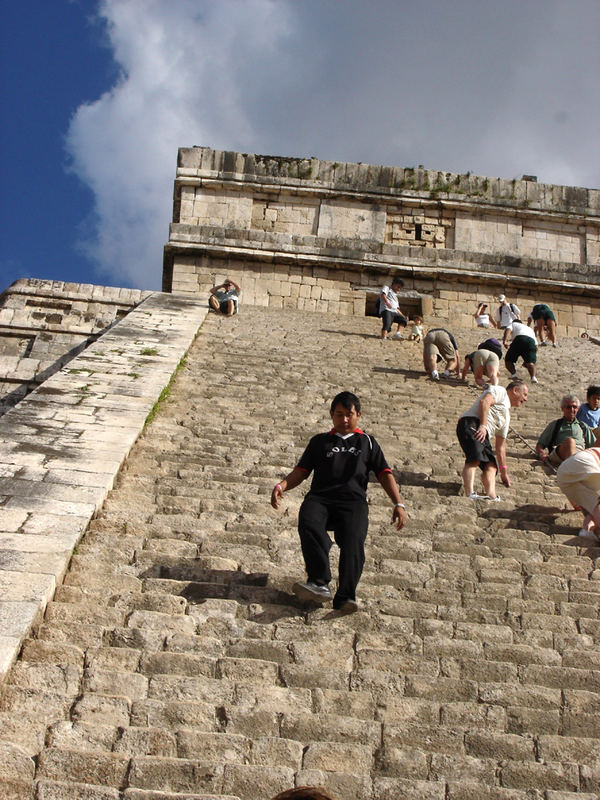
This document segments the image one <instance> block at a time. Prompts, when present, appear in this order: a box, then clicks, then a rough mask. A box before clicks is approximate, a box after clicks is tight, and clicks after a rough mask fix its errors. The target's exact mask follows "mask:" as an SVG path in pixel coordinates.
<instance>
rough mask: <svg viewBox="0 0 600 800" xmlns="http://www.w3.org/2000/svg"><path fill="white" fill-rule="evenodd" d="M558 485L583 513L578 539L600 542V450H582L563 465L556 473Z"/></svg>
mask: <svg viewBox="0 0 600 800" xmlns="http://www.w3.org/2000/svg"><path fill="white" fill-rule="evenodd" d="M556 482H557V483H558V485H559V486H560V489H561V491H562V492H563V494H565V495H566V496H567V498H568V499H569V500H570V501H571V503H572V504H573V505H574V506H576V507H578V508H580V509H581V510H582V512H583V525H582V527H581V530H580V531H579V533H578V535H579V536H586V537H587V536H596V538H597V539H598V540H600V448H598V447H589V448H588V449H587V450H580V451H579V452H577V453H575V454H574V455H572V456H571V457H570V458H567V459H566V461H563V463H562V464H561V465H560V466H559V468H558V470H557V472H556Z"/></svg>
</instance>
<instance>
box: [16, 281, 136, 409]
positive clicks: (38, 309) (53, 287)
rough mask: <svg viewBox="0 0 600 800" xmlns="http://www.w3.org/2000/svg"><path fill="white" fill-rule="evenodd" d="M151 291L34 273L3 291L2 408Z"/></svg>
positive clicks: (19, 397)
mask: <svg viewBox="0 0 600 800" xmlns="http://www.w3.org/2000/svg"><path fill="white" fill-rule="evenodd" d="M149 294H150V293H149V292H142V291H140V290H138V289H123V288H118V287H112V286H94V285H92V284H77V283H65V282H63V281H43V280H36V279H33V278H30V279H27V280H19V281H16V282H15V283H13V284H12V286H10V287H9V288H8V289H7V290H6V291H5V292H3V293H2V295H0V413H3V412H4V411H6V409H7V408H9V407H10V406H12V405H14V404H15V403H16V402H18V401H19V400H20V399H22V398H23V397H24V396H25V395H26V394H28V392H30V391H31V390H32V389H34V388H35V387H36V386H38V385H39V384H40V383H41V382H42V381H44V380H45V379H46V378H48V377H49V376H50V375H52V374H54V373H55V372H57V371H58V370H59V369H61V367H62V366H64V365H65V364H66V363H68V362H69V361H70V360H71V359H72V358H74V357H75V356H76V355H77V354H78V353H80V352H81V351H82V350H83V349H85V348H86V347H87V346H88V345H89V344H91V343H92V342H94V341H95V340H96V339H97V338H98V336H99V335H100V334H101V333H102V332H103V331H105V330H106V329H107V328H108V327H110V326H111V325H112V324H113V323H114V322H115V321H118V320H119V319H122V318H123V317H124V316H125V315H126V314H127V313H129V311H130V310H131V309H132V308H133V307H134V306H135V305H136V304H137V303H139V302H140V301H141V300H142V299H143V298H144V297H146V296H148V295H149Z"/></svg>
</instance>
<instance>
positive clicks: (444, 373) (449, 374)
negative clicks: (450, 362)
mask: <svg viewBox="0 0 600 800" xmlns="http://www.w3.org/2000/svg"><path fill="white" fill-rule="evenodd" d="M451 375H452V373H451V372H450V370H449V369H445V370H444V371H443V372H442V378H449V377H450V376H451Z"/></svg>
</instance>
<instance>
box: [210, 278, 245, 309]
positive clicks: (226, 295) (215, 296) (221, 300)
mask: <svg viewBox="0 0 600 800" xmlns="http://www.w3.org/2000/svg"><path fill="white" fill-rule="evenodd" d="M241 291H242V290H241V289H240V287H239V286H238V285H237V283H234V281H232V280H231V279H230V278H225V280H224V282H223V283H220V284H219V285H218V286H213V287H212V289H211V290H210V297H209V298H208V304H209V306H210V307H211V308H212V310H213V311H216V312H217V313H219V314H224V315H225V316H226V317H232V316H233V315H234V314H237V310H238V297H239V294H240V292H241Z"/></svg>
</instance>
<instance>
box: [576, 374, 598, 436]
mask: <svg viewBox="0 0 600 800" xmlns="http://www.w3.org/2000/svg"><path fill="white" fill-rule="evenodd" d="M585 397H586V400H587V403H582V404H581V405H580V406H579V410H578V411H577V419H578V420H580V421H581V422H585V424H586V425H587V426H588V427H590V428H592V430H594V432H595V433H596V437H598V435H599V434H600V386H588V388H587V392H586V395H585ZM596 428H598V429H599V430H598V431H596Z"/></svg>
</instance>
